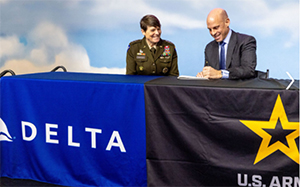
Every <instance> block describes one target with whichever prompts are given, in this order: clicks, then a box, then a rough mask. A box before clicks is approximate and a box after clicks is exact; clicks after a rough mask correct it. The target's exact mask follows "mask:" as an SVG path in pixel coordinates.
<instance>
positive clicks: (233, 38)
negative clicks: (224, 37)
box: [226, 31, 237, 69]
mask: <svg viewBox="0 0 300 187" xmlns="http://www.w3.org/2000/svg"><path fill="white" fill-rule="evenodd" d="M236 42H237V38H236V33H235V32H234V31H232V34H231V37H230V40H229V44H228V48H227V55H226V69H228V68H229V67H230V64H231V59H232V54H233V51H234V48H235V46H236Z"/></svg>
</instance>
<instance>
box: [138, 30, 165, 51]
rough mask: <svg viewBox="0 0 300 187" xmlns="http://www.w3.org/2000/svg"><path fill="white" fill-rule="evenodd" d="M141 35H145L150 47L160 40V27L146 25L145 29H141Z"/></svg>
mask: <svg viewBox="0 0 300 187" xmlns="http://www.w3.org/2000/svg"><path fill="white" fill-rule="evenodd" d="M142 33H143V35H144V36H145V37H146V40H147V42H148V44H149V45H150V47H152V46H153V45H155V44H157V43H158V42H159V40H160V35H161V30H160V27H153V26H147V30H146V31H144V30H143V29H142Z"/></svg>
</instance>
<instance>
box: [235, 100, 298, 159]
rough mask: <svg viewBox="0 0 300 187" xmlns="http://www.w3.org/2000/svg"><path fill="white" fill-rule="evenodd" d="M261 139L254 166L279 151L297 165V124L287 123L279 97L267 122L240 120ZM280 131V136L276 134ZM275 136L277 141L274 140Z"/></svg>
mask: <svg viewBox="0 0 300 187" xmlns="http://www.w3.org/2000/svg"><path fill="white" fill-rule="evenodd" d="M240 122H242V123H243V124H244V125H246V126H247V127H248V128H249V129H251V130H252V131H253V132H255V133H256V134H257V135H259V136H260V137H261V138H262V142H261V144H260V147H259V149H258V152H257V155H256V158H255V161H254V164H256V163H258V162H259V161H261V160H262V159H264V158H266V157H267V156H269V155H271V154H272V153H274V152H275V151H277V150H279V151H281V152H282V153H284V154H285V155H286V156H288V157H289V158H290V159H292V160H293V161H295V162H296V163H298V164H299V150H298V147H297V144H296V141H295V139H296V138H297V137H298V136H299V122H289V120H288V119H287V115H286V113H285V110H284V107H283V104H282V101H281V98H280V95H278V97H277V100H276V103H275V106H274V108H273V111H272V114H271V117H270V119H269V121H248V120H240ZM278 131H280V134H278V133H276V132H278ZM273 136H276V137H277V138H278V137H279V138H278V139H279V140H280V141H279V140H278V139H275V140H274V137H273Z"/></svg>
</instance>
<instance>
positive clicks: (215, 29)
mask: <svg viewBox="0 0 300 187" xmlns="http://www.w3.org/2000/svg"><path fill="white" fill-rule="evenodd" d="M229 24H230V20H229V18H228V15H227V13H226V11H225V10H223V9H221V8H216V9H213V10H212V11H211V12H210V13H209V14H208V16H207V28H208V30H209V32H210V34H211V36H212V37H213V38H214V39H215V40H214V41H212V42H210V43H209V44H207V46H206V48H205V66H204V68H203V70H202V71H201V72H200V73H198V74H197V77H205V78H209V79H220V78H223V79H247V78H252V77H255V67H256V40H255V38H254V37H252V36H249V35H245V34H240V33H237V32H234V31H233V30H231V29H230V28H229Z"/></svg>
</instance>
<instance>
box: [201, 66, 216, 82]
mask: <svg viewBox="0 0 300 187" xmlns="http://www.w3.org/2000/svg"><path fill="white" fill-rule="evenodd" d="M196 77H204V78H208V79H220V78H222V72H221V70H216V69H214V68H212V67H210V66H204V68H203V70H202V71H201V72H199V73H198V74H197V75H196Z"/></svg>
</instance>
